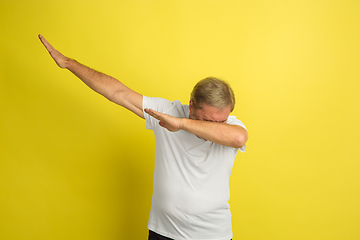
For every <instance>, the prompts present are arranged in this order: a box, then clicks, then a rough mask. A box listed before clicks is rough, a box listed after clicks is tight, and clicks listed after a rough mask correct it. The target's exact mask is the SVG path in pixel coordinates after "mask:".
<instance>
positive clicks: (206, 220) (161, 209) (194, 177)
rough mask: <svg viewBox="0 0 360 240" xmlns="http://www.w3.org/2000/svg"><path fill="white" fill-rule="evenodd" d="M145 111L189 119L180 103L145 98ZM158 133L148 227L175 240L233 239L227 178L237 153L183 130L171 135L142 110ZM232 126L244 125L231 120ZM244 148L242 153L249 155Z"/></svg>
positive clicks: (187, 111)
mask: <svg viewBox="0 0 360 240" xmlns="http://www.w3.org/2000/svg"><path fill="white" fill-rule="evenodd" d="M143 108H144V109H145V108H151V109H154V110H156V111H158V112H162V113H166V114H169V115H171V116H174V117H179V118H188V117H189V106H188V105H182V104H181V103H180V102H179V101H174V102H171V101H168V100H165V99H162V98H150V97H146V96H144V97H143ZM144 115H145V119H146V128H147V129H151V130H153V131H154V134H155V172H154V182H153V197H152V206H151V211H150V217H149V223H148V228H149V229H150V230H152V231H154V232H156V233H158V234H160V235H163V236H166V237H169V238H172V239H175V240H185V239H186V240H229V239H231V238H232V228H231V213H230V205H229V203H228V201H229V199H230V189H229V177H230V174H231V170H232V166H233V164H234V160H235V156H236V154H237V152H238V150H239V149H235V148H232V147H227V146H223V145H219V144H216V143H212V142H210V141H206V140H203V139H200V138H199V137H197V136H196V135H194V134H192V133H189V132H186V131H183V130H180V131H178V132H169V131H168V130H167V129H165V128H163V127H161V126H160V125H159V124H158V123H159V121H158V120H157V119H155V118H153V117H151V116H150V115H148V114H146V113H145V112H144ZM227 123H228V124H235V125H240V126H242V127H244V128H245V126H244V124H243V123H242V122H241V121H240V120H238V119H236V117H235V116H229V118H228V120H227ZM245 150H246V146H244V147H242V148H241V149H240V151H241V152H245Z"/></svg>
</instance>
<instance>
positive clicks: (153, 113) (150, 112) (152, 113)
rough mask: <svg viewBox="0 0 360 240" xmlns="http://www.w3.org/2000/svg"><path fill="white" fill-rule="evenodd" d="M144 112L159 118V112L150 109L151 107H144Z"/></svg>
mask: <svg viewBox="0 0 360 240" xmlns="http://www.w3.org/2000/svg"><path fill="white" fill-rule="evenodd" d="M145 112H146V113H147V114H149V115H150V116H152V117H154V118H156V119H158V120H161V119H160V114H159V113H158V112H156V111H155V110H152V109H150V108H146V109H145Z"/></svg>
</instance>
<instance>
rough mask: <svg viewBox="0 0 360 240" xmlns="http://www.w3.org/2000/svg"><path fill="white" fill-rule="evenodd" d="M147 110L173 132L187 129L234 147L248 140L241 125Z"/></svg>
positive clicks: (205, 137) (211, 140)
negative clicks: (179, 116)
mask: <svg viewBox="0 0 360 240" xmlns="http://www.w3.org/2000/svg"><path fill="white" fill-rule="evenodd" d="M145 112H146V113H147V114H149V115H151V116H152V117H154V118H156V119H158V120H160V122H159V124H160V126H162V127H164V128H166V129H167V130H169V131H171V132H176V131H179V130H185V131H187V132H190V133H192V134H195V135H196V136H198V137H200V138H203V139H205V140H208V141H210V142H214V143H217V144H221V145H225V146H229V147H233V148H240V147H242V146H244V145H245V143H246V141H247V140H248V133H247V131H246V130H245V129H244V128H243V127H241V126H237V125H230V124H226V123H220V122H210V121H201V120H193V119H188V118H177V117H172V116H170V115H167V114H164V113H159V112H157V111H155V110H153V109H145Z"/></svg>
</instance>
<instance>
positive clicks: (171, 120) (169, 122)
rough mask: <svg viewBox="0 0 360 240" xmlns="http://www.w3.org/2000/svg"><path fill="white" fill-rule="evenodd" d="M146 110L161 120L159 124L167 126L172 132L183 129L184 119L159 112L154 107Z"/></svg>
mask: <svg viewBox="0 0 360 240" xmlns="http://www.w3.org/2000/svg"><path fill="white" fill-rule="evenodd" d="M144 111H145V112H146V113H147V114H149V115H150V116H152V117H154V118H156V119H157V120H159V121H160V122H159V125H160V126H162V127H164V128H166V129H167V130H169V131H170V132H177V131H179V130H180V129H181V126H182V122H183V119H182V118H177V117H173V116H170V115H167V114H165V113H160V112H157V111H155V110H153V109H149V108H146V109H144Z"/></svg>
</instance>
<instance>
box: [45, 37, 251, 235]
mask: <svg viewBox="0 0 360 240" xmlns="http://www.w3.org/2000/svg"><path fill="white" fill-rule="evenodd" d="M39 38H40V40H41V42H42V43H43V45H44V46H45V47H46V49H47V50H48V52H49V53H50V55H51V57H52V58H53V59H54V60H55V62H56V64H57V65H58V66H59V67H60V68H66V69H68V70H70V71H71V72H72V73H73V74H75V75H76V76H77V77H78V78H80V79H81V80H82V81H83V82H84V83H85V84H86V85H88V86H89V87H90V88H91V89H93V90H94V91H96V92H98V93H99V94H101V95H103V96H104V97H106V98H107V99H109V100H110V101H112V102H114V103H117V104H118V105H120V106H122V107H125V108H126V109H128V110H130V111H132V112H133V113H135V114H136V115H138V116H139V117H141V118H143V119H145V120H146V127H147V129H152V130H153V131H154V133H155V172H154V183H153V198H152V206H151V211H150V217H149V223H148V228H149V239H151V240H156V239H176V240H185V239H186V240H229V239H231V238H232V228H231V214H230V206H229V204H228V201H229V198H230V191H229V177H230V174H231V170H232V166H233V163H234V159H235V156H236V154H237V152H238V150H239V149H240V151H241V152H244V151H245V150H246V145H245V144H246V141H247V139H248V134H247V131H246V128H245V126H244V124H243V123H242V122H241V121H240V120H238V119H236V117H234V116H229V115H230V112H232V111H233V109H234V104H235V98H234V94H233V92H232V90H231V88H230V87H229V85H228V84H227V83H225V82H224V81H222V80H219V79H216V78H206V79H203V80H201V81H200V82H198V83H197V84H196V86H195V87H194V89H193V91H192V93H191V99H190V104H189V105H188V106H187V105H182V104H181V103H180V102H179V101H174V102H170V101H168V100H165V99H162V98H150V97H146V96H143V95H141V94H139V93H137V92H135V91H133V90H132V89H130V88H128V87H127V86H125V85H124V84H122V83H121V82H120V81H118V80H116V79H115V78H113V77H110V76H108V75H106V74H103V73H100V72H97V71H95V70H93V69H91V68H88V67H86V66H84V65H82V64H80V63H78V62H77V61H75V60H73V59H70V58H68V57H66V56H64V55H62V54H61V53H60V52H58V51H57V50H56V49H55V48H54V47H52V46H51V45H50V44H49V43H48V42H47V41H46V40H45V38H44V37H42V36H41V35H39Z"/></svg>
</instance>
